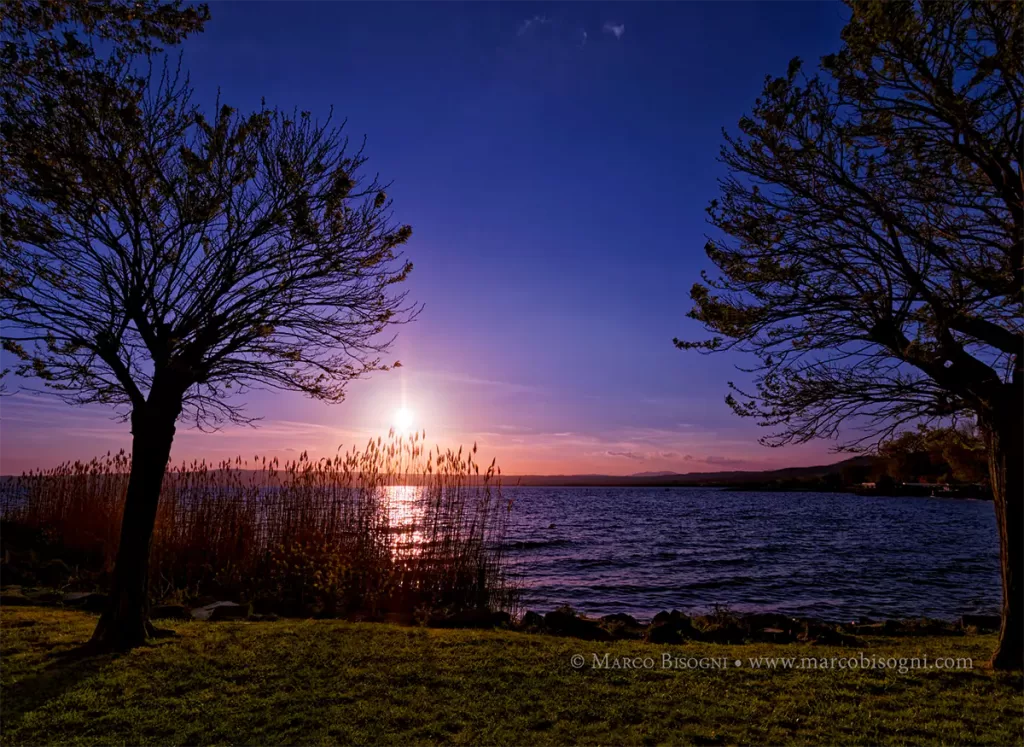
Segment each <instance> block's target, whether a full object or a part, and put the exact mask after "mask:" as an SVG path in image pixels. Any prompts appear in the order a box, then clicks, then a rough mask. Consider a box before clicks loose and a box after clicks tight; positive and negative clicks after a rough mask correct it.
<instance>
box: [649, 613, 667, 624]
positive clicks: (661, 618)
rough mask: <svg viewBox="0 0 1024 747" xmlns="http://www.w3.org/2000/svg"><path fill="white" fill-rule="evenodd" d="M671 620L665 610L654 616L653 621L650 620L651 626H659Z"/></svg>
mask: <svg viewBox="0 0 1024 747" xmlns="http://www.w3.org/2000/svg"><path fill="white" fill-rule="evenodd" d="M671 619H672V614H671V613H670V612H668V611H667V610H662V611H661V612H659V613H658V614H657V615H655V616H654V619H653V620H651V624H652V625H659V624H661V623H667V622H668V621H669V620H671Z"/></svg>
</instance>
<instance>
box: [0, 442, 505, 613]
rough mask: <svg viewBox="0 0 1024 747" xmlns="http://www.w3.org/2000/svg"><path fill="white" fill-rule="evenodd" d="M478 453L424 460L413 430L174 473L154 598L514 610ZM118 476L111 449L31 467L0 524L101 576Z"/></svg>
mask: <svg viewBox="0 0 1024 747" xmlns="http://www.w3.org/2000/svg"><path fill="white" fill-rule="evenodd" d="M476 451H477V448H476V445H475V444H474V446H473V448H472V449H470V450H465V451H464V450H463V449H462V448H460V449H459V450H458V451H451V450H446V451H441V450H440V449H439V448H436V447H435V448H434V449H430V450H427V449H426V447H425V433H422V432H420V433H415V434H412V435H411V436H398V435H395V434H394V432H391V433H390V434H389V435H388V438H386V439H382V438H377V439H374V440H371V441H370V442H369V443H368V444H367V445H366V447H365V448H363V449H361V450H356V449H353V450H351V451H348V452H346V453H339V454H337V455H336V456H334V457H332V458H322V459H312V458H310V457H309V456H308V455H307V454H306V453H303V454H302V455H300V456H299V457H298V458H297V459H295V460H292V461H288V462H284V463H282V462H280V461H279V460H278V459H269V460H268V459H267V458H265V457H263V458H260V457H259V456H256V457H254V458H253V460H252V461H248V460H244V459H243V458H242V457H238V458H236V459H234V460H231V461H225V462H222V463H220V464H216V465H211V464H208V463H207V462H205V461H194V462H191V463H187V464H180V465H175V466H173V467H171V468H169V469H168V471H167V474H166V475H165V478H164V484H163V489H162V493H161V498H160V507H159V511H158V513H157V520H156V528H155V532H154V537H153V548H152V553H151V563H150V569H151V588H152V590H153V594H154V597H155V598H157V599H160V598H167V597H171V596H186V597H191V598H196V597H200V596H207V595H208V596H215V597H220V598H236V599H241V600H244V601H252V602H254V603H255V604H256V605H257V606H260V605H262V606H263V607H266V608H269V609H274V610H276V611H283V612H286V613H302V614H305V613H310V612H319V613H324V614H355V613H358V614H368V615H377V614H382V613H386V612H397V613H406V614H410V613H412V612H414V611H432V612H435V613H436V612H437V611H438V610H447V611H460V610H465V609H482V608H487V609H491V610H508V611H512V608H513V607H514V605H515V603H516V598H517V590H516V588H515V583H514V582H513V580H512V577H511V575H510V573H509V572H508V567H507V563H506V560H505V557H504V555H503V542H504V536H505V531H506V528H507V526H508V521H509V516H510V512H511V508H512V504H511V501H505V500H504V499H503V498H502V494H501V484H500V474H501V472H500V469H498V468H497V466H496V465H495V464H494V462H492V463H491V465H490V466H489V467H487V468H486V469H484V470H483V472H482V473H481V470H480V466H479V464H478V463H477V462H476ZM130 467H131V458H130V456H129V455H126V454H125V453H123V452H121V453H118V454H116V455H110V454H108V455H107V456H105V457H102V458H98V459H94V460H92V461H91V462H88V463H83V462H74V463H65V464H62V465H60V466H59V467H56V468H53V469H47V470H37V471H34V472H29V473H27V474H24V475H22V476H21V477H20V478H17V479H16V480H13V481H9V482H7V483H5V484H3V485H2V486H0V516H2V518H3V520H4V521H5V523H7V524H8V525H21V526H25V527H29V528H33V529H38V530H43V531H45V532H46V533H47V535H48V536H50V537H51V538H52V541H53V542H54V544H56V545H57V546H58V547H60V548H62V549H63V550H65V551H67V552H70V553H76V554H77V555H76V557H85V558H88V559H90V562H91V564H92V565H93V570H96V571H101V572H102V571H109V570H110V569H111V568H112V566H113V562H114V558H115V555H116V552H117V543H118V536H119V531H120V522H121V514H122V511H123V505H124V496H125V491H126V489H127V484H128V472H129V470H130Z"/></svg>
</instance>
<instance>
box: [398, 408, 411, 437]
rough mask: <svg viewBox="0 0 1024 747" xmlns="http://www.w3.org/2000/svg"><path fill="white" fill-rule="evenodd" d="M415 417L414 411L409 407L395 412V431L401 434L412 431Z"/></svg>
mask: <svg viewBox="0 0 1024 747" xmlns="http://www.w3.org/2000/svg"><path fill="white" fill-rule="evenodd" d="M412 424H413V416H412V410H410V409H409V408H408V407H401V408H399V409H398V411H396V412H395V430H396V431H397V432H398V433H399V434H403V435H404V434H406V433H409V432H411V431H412Z"/></svg>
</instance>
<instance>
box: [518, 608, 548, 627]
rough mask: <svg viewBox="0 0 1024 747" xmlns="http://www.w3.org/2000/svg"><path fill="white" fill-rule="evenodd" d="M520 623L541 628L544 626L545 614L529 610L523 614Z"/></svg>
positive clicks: (522, 625)
mask: <svg viewBox="0 0 1024 747" xmlns="http://www.w3.org/2000/svg"><path fill="white" fill-rule="evenodd" d="M519 625H520V626H521V627H523V628H541V627H543V626H544V616H543V615H541V614H540V613H539V612H533V611H529V612H527V613H526V614H525V615H523V619H522V620H521V621H520V622H519Z"/></svg>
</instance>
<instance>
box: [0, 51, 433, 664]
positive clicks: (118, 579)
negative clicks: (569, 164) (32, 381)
mask: <svg viewBox="0 0 1024 747" xmlns="http://www.w3.org/2000/svg"><path fill="white" fill-rule="evenodd" d="M143 61H144V60H140V59H139V58H132V57H131V56H130V55H126V56H124V57H123V58H119V59H114V60H107V61H105V62H104V63H103V66H104V67H103V75H102V76H101V77H100V79H99V80H100V82H101V83H102V85H99V86H97V85H96V81H97V79H96V78H94V77H91V76H87V75H83V76H68V77H67V78H66V79H64V80H61V81H60V82H59V86H58V87H56V88H55V89H54V91H55V93H56V94H58V95H53V96H49V97H48V98H47V100H46V101H45V103H44V105H37V104H38V102H33V101H29V102H28V105H19V104H18V102H17V101H15V102H14V104H13V105H11V106H7V107H6V108H5V110H4V112H3V121H2V127H3V131H2V132H3V147H4V149H5V151H4V158H5V159H6V161H5V168H6V174H5V178H6V179H7V180H8V182H7V184H6V185H5V187H6V189H7V194H8V199H6V200H5V202H4V204H3V210H2V213H0V220H2V226H3V229H4V234H5V235H4V252H3V257H2V259H0V273H2V274H0V312H2V315H3V321H4V328H3V340H4V346H5V349H6V350H8V351H9V352H13V353H14V354H15V355H16V356H18V357H19V358H20V360H21V362H20V364H19V366H18V372H19V374H21V375H24V376H36V377H39V378H40V379H42V380H43V381H44V382H45V384H46V385H47V386H49V387H50V388H51V389H53V390H55V391H56V392H58V393H60V394H61V395H62V396H63V397H64V398H65V399H66V400H67V401H69V402H73V403H92V402H101V403H107V404H111V405H114V406H115V407H118V408H120V409H119V411H120V412H122V413H123V414H124V415H125V417H126V418H128V419H129V420H130V422H131V430H132V442H133V445H132V466H131V475H130V477H129V482H128V489H127V496H126V500H125V510H124V518H123V522H122V531H121V539H120V545H119V549H118V554H117V559H116V567H115V571H114V579H113V583H112V589H111V595H110V602H109V606H108V608H107V610H106V611H105V613H104V614H103V616H102V618H101V619H100V622H99V624H98V626H97V629H96V632H95V634H94V637H93V643H94V644H95V645H97V646H100V647H125V646H133V645H136V644H138V643H140V642H142V641H144V640H145V639H146V638H147V637H148V636H150V635H152V634H153V632H154V631H153V629H152V626H151V625H150V623H149V620H148V575H149V573H148V563H149V549H150V542H151V538H152V532H153V525H154V521H155V517H156V511H157V505H158V501H159V496H160V488H161V483H162V480H163V476H164V471H165V469H166V465H167V462H168V459H169V455H170V451H171V445H172V441H173V438H174V433H175V427H176V423H177V422H178V421H179V420H183V421H186V422H189V423H193V424H196V425H198V426H200V427H203V426H211V425H213V426H215V425H217V424H218V423H220V422H223V421H224V420H225V419H227V420H234V421H245V420H246V416H245V414H244V412H243V411H242V410H241V409H240V405H238V404H237V403H236V402H235V401H233V400H232V399H230V397H229V395H232V394H240V393H244V392H245V391H246V390H247V389H248V388H250V387H252V386H262V387H269V388H272V389H281V390H294V391H299V392H303V393H305V394H307V395H309V396H311V397H314V398H317V399H320V400H324V401H328V402H338V401H341V400H342V399H343V397H344V394H345V389H346V384H347V383H348V382H349V381H351V380H353V379H355V378H358V377H360V376H362V375H364V374H366V373H368V372H371V371H374V370H386V369H387V368H388V367H389V366H387V365H385V364H383V363H382V362H381V359H380V356H381V355H382V354H383V353H384V352H386V351H387V350H388V347H389V344H390V341H391V340H390V338H389V337H387V336H385V335H384V334H383V333H385V331H386V329H387V328H388V327H389V326H390V325H392V324H395V323H400V322H403V321H407V320H409V319H410V318H411V317H412V316H413V315H414V313H415V309H414V308H411V307H410V306H409V305H407V304H406V302H405V294H404V293H400V292H396V290H395V288H394V286H395V284H397V283H400V282H401V281H403V280H404V279H405V278H406V276H407V275H408V273H409V271H410V270H411V268H412V265H411V264H410V263H408V262H406V261H405V260H404V259H402V255H401V253H400V252H399V247H400V246H401V245H402V244H403V243H404V242H405V241H406V240H407V239H408V238H409V236H410V235H411V230H410V228H409V227H408V226H397V225H394V224H393V223H392V221H391V218H390V205H391V203H390V200H389V199H388V198H387V197H386V195H385V193H384V192H383V190H382V187H381V185H380V184H379V183H378V182H377V181H376V179H365V178H363V177H362V176H361V167H362V166H363V164H364V161H365V158H364V156H363V155H362V150H361V149H359V150H358V151H356V152H352V151H350V150H349V149H348V148H347V141H346V139H345V138H344V137H343V136H342V134H341V132H340V130H339V129H338V128H335V127H332V126H331V125H330V123H329V122H328V123H327V124H317V123H315V122H314V121H313V120H312V119H311V117H310V115H309V114H307V113H301V114H296V115H295V116H289V115H286V114H284V113H282V112H279V111H276V110H265V109H264V110H260V111H258V112H255V113H253V114H249V115H241V114H239V113H237V112H236V111H234V110H233V109H231V108H230V107H227V106H222V105H220V104H219V103H218V106H217V108H216V111H215V113H213V115H212V116H211V117H210V118H208V117H207V116H206V115H204V113H203V112H202V111H201V110H200V108H199V107H197V106H196V105H195V104H194V103H193V101H192V92H191V89H190V87H189V85H188V83H187V81H185V82H182V81H181V80H180V78H179V77H178V75H177V74H175V73H173V72H172V73H168V72H166V71H165V73H164V74H163V75H160V76H156V77H155V78H152V79H143V78H140V77H139V76H138V75H137V72H136V71H137V70H138V69H139V66H140V62H143ZM111 82H113V83H114V85H111ZM7 93H8V91H6V90H5V95H6V94H7ZM9 99H11V100H14V99H16V96H15V95H14V94H12V95H11V96H10V97H9Z"/></svg>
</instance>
